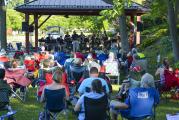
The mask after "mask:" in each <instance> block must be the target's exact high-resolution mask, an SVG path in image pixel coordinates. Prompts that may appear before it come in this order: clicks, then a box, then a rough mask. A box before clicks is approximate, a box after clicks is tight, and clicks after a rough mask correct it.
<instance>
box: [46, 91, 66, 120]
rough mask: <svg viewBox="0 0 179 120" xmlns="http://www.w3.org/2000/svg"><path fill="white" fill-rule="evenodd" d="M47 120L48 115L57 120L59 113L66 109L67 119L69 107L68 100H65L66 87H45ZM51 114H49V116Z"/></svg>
mask: <svg viewBox="0 0 179 120" xmlns="http://www.w3.org/2000/svg"><path fill="white" fill-rule="evenodd" d="M44 95H45V100H46V105H45V120H47V119H48V117H50V118H52V119H53V120H57V118H58V113H60V112H62V111H63V110H64V114H65V117H66V120H68V119H67V107H66V101H65V89H64V88H63V89H59V90H48V89H45V93H44ZM48 115H49V116H48Z"/></svg>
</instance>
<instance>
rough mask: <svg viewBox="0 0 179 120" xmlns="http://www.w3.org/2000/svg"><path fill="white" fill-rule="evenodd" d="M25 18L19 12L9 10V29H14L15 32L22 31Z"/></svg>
mask: <svg viewBox="0 0 179 120" xmlns="http://www.w3.org/2000/svg"><path fill="white" fill-rule="evenodd" d="M22 20H23V17H22V16H21V14H20V13H19V12H16V11H15V10H12V9H7V28H13V29H14V30H20V29H21V24H22Z"/></svg>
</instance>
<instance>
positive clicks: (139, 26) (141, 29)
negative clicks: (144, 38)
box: [137, 22, 144, 32]
mask: <svg viewBox="0 0 179 120" xmlns="http://www.w3.org/2000/svg"><path fill="white" fill-rule="evenodd" d="M143 27H144V26H143V23H142V22H137V31H138V32H140V31H143Z"/></svg>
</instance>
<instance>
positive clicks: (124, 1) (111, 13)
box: [101, 0, 131, 52]
mask: <svg viewBox="0 0 179 120" xmlns="http://www.w3.org/2000/svg"><path fill="white" fill-rule="evenodd" d="M111 2H112V1H111ZM130 3H131V0H113V10H105V11H103V12H102V13H101V14H102V15H103V16H106V18H109V20H119V31H120V36H121V45H122V46H121V47H122V49H123V50H124V51H126V52H128V51H129V42H128V34H127V25H126V16H125V13H124V9H125V7H126V5H127V6H128V5H130Z"/></svg>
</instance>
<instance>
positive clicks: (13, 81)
mask: <svg viewBox="0 0 179 120" xmlns="http://www.w3.org/2000/svg"><path fill="white" fill-rule="evenodd" d="M25 72H26V71H25V69H6V74H5V79H6V81H7V83H8V84H9V85H10V86H12V87H13V88H12V90H11V91H12V93H13V96H15V97H17V98H19V99H20V100H21V101H23V102H24V101H25V100H26V94H27V87H28V86H29V85H30V84H31V81H30V80H29V79H28V78H27V77H25V76H24V74H25ZM13 96H12V97H13Z"/></svg>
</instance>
